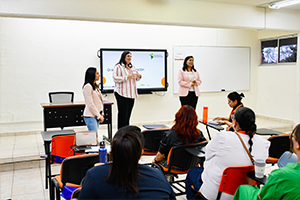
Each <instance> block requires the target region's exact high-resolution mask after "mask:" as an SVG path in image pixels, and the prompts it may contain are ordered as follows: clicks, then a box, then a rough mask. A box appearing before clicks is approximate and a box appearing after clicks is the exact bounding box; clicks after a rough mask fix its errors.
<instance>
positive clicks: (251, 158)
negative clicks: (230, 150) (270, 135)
mask: <svg viewBox="0 0 300 200" xmlns="http://www.w3.org/2000/svg"><path fill="white" fill-rule="evenodd" d="M234 132H235V134H236V135H237V136H238V137H239V139H240V141H241V142H242V144H243V147H244V149H245V150H246V152H247V154H248V156H249V158H250V160H251V162H252V164H253V165H254V159H253V157H252V156H251V154H250V152H249V151H248V149H247V147H246V145H245V143H244V141H243V140H242V138H241V136H240V135H239V134H238V133H237V132H236V131H234Z"/></svg>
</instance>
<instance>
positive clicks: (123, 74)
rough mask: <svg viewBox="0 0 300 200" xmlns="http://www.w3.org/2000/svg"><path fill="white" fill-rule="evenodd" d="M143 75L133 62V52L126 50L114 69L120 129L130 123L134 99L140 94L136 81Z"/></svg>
mask: <svg viewBox="0 0 300 200" xmlns="http://www.w3.org/2000/svg"><path fill="white" fill-rule="evenodd" d="M141 77H142V76H141V75H140V74H139V73H138V71H137V70H136V68H135V66H133V65H132V64H131V53H130V52H129V51H124V52H123V53H122V55H121V58H120V61H119V62H118V63H117V64H116V65H115V67H114V70H113V80H114V82H115V89H114V94H115V97H116V100H117V106H118V129H119V128H121V127H123V126H126V125H129V121H130V116H131V111H132V108H133V105H134V99H135V98H137V96H138V94H137V88H136V81H139V80H140V79H141Z"/></svg>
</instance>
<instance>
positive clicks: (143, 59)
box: [100, 49, 167, 93]
mask: <svg viewBox="0 0 300 200" xmlns="http://www.w3.org/2000/svg"><path fill="white" fill-rule="evenodd" d="M124 51H129V52H130V53H131V64H132V65H134V66H135V68H136V70H137V71H138V73H139V74H141V75H142V78H141V79H140V80H139V81H137V82H136V84H137V89H138V92H139V93H143V92H146V91H166V90H167V62H166V61H167V50H159V49H100V73H101V91H102V92H103V93H111V92H113V90H114V87H115V83H114V81H113V69H114V66H115V65H116V64H117V63H118V62H119V60H120V58H121V54H122V53H123V52H124Z"/></svg>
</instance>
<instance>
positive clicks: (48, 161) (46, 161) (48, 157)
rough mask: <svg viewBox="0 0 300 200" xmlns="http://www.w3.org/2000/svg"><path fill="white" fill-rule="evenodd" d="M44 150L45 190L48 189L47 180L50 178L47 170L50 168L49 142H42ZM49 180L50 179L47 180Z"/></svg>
mask: <svg viewBox="0 0 300 200" xmlns="http://www.w3.org/2000/svg"><path fill="white" fill-rule="evenodd" d="M44 148H45V154H46V155H47V158H46V159H45V175H46V177H45V178H46V179H45V180H46V189H48V182H50V181H48V178H49V177H50V176H49V173H50V170H49V167H50V156H51V155H50V143H49V142H44ZM49 179H50V178H49Z"/></svg>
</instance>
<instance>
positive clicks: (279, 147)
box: [266, 133, 290, 165]
mask: <svg viewBox="0 0 300 200" xmlns="http://www.w3.org/2000/svg"><path fill="white" fill-rule="evenodd" d="M268 140H269V141H270V143H271V145H270V147H269V157H268V158H267V160H266V163H269V164H272V165H274V164H275V163H277V162H278V159H279V158H280V156H281V155H282V154H283V153H284V152H285V151H289V150H290V138H289V134H288V133H286V134H280V135H273V136H271V137H269V138H268Z"/></svg>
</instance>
